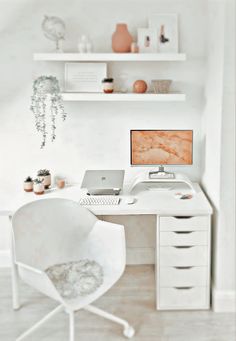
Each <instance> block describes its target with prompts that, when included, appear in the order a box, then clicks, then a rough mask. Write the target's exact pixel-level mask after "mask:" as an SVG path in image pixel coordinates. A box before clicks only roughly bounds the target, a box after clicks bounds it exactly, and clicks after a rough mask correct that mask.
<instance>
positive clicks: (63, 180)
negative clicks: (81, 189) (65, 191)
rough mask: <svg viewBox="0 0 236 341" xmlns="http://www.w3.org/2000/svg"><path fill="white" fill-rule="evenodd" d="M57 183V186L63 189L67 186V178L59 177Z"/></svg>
mask: <svg viewBox="0 0 236 341" xmlns="http://www.w3.org/2000/svg"><path fill="white" fill-rule="evenodd" d="M56 184H57V188H59V189H62V188H64V187H65V185H66V181H65V179H61V178H59V179H57V181H56Z"/></svg>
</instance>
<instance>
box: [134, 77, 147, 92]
mask: <svg viewBox="0 0 236 341" xmlns="http://www.w3.org/2000/svg"><path fill="white" fill-rule="evenodd" d="M147 88H148V86H147V83H146V82H145V81H143V80H137V81H136V82H134V85H133V91H134V92H135V93H137V94H143V93H145V92H146V91H147Z"/></svg>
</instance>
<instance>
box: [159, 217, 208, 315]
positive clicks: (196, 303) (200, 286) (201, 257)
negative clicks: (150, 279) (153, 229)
mask: <svg viewBox="0 0 236 341" xmlns="http://www.w3.org/2000/svg"><path fill="white" fill-rule="evenodd" d="M210 232H211V229H210V216H194V217H189V216H186V217H185V216H181V217H159V219H157V248H156V278H157V284H156V285H157V309H160V310H172V309H179V310H181V309H183V310H185V309H209V302H210V235H211V233H210Z"/></svg>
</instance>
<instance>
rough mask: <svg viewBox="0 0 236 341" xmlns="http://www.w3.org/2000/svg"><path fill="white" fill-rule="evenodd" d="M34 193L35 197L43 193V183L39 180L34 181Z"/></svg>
mask: <svg viewBox="0 0 236 341" xmlns="http://www.w3.org/2000/svg"><path fill="white" fill-rule="evenodd" d="M33 188H34V193H35V194H37V195H41V194H43V193H44V184H43V181H42V180H40V179H35V180H34V187H33Z"/></svg>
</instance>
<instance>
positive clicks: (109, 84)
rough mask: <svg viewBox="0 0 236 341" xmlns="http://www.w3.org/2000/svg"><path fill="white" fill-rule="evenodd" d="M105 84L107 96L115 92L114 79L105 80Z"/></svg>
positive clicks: (104, 90)
mask: <svg viewBox="0 0 236 341" xmlns="http://www.w3.org/2000/svg"><path fill="white" fill-rule="evenodd" d="M102 84H103V92H105V93H106V94H111V93H112V92H113V91H114V79H113V78H104V79H103V80H102Z"/></svg>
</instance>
